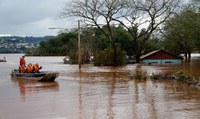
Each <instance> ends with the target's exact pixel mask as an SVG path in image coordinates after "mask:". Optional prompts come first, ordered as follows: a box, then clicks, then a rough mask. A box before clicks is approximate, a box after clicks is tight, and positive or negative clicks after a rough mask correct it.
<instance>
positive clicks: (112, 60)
mask: <svg viewBox="0 0 200 119" xmlns="http://www.w3.org/2000/svg"><path fill="white" fill-rule="evenodd" d="M197 3H200V1H191V2H190V3H188V4H187V5H184V6H183V5H182V2H180V1H179V0H173V1H166V0H145V1H143V2H139V0H138V1H137V0H136V1H132V0H131V1H129V0H125V1H124V0H117V1H116V0H110V1H106V2H102V1H99V0H92V1H91V0H86V1H85V0H84V1H82V0H76V1H73V2H72V3H70V4H72V5H70V6H71V7H69V6H67V7H65V8H64V9H63V11H62V13H61V14H62V16H63V17H64V18H69V17H70V18H71V17H79V18H80V19H84V20H83V21H82V22H81V23H85V26H83V27H82V28H81V61H82V63H90V62H93V63H94V65H97V66H98V65H106V66H121V65H125V64H126V63H127V62H128V61H129V60H130V59H133V62H137V63H139V62H140V56H141V55H144V54H146V53H148V52H150V51H152V50H156V49H165V50H167V51H170V52H172V53H173V54H176V55H180V54H184V56H185V59H188V60H190V58H191V53H192V52H198V51H199V50H200V49H199V44H200V42H199V39H200V36H199V35H198V34H200V33H199V32H200V28H199V27H198V26H200V21H199V20H200V11H199V6H198V4H197ZM75 6H76V7H75ZM141 14H143V15H141ZM100 19H101V20H100ZM103 21H105V22H103ZM77 31H78V29H73V30H70V31H68V32H64V33H60V34H59V35H58V36H57V37H55V38H52V39H51V40H49V41H42V42H41V43H40V45H39V47H38V48H37V49H32V50H29V52H27V54H29V55H51V56H52V55H62V56H67V58H65V59H66V62H67V63H77V62H78V57H77V56H78V51H77V49H78V40H77V39H78V33H77Z"/></svg>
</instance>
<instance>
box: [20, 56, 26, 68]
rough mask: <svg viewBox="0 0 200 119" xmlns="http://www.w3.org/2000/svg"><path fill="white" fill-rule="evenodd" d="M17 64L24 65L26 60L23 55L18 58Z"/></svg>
mask: <svg viewBox="0 0 200 119" xmlns="http://www.w3.org/2000/svg"><path fill="white" fill-rule="evenodd" d="M19 65H20V66H26V61H25V56H24V55H23V56H22V57H21V58H20V60H19Z"/></svg>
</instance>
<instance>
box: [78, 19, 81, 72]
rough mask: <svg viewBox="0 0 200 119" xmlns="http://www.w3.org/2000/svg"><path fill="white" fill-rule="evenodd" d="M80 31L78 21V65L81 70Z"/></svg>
mask: <svg viewBox="0 0 200 119" xmlns="http://www.w3.org/2000/svg"><path fill="white" fill-rule="evenodd" d="M80 35H81V30H80V21H79V20H78V65H79V68H81V38H80Z"/></svg>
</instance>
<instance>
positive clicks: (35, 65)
mask: <svg viewBox="0 0 200 119" xmlns="http://www.w3.org/2000/svg"><path fill="white" fill-rule="evenodd" d="M33 68H34V72H39V70H40V68H39V65H38V64H34V65H33Z"/></svg>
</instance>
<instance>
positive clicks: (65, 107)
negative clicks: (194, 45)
mask: <svg viewBox="0 0 200 119" xmlns="http://www.w3.org/2000/svg"><path fill="white" fill-rule="evenodd" d="M4 56H5V57H6V59H7V62H0V119H200V89H198V88H195V87H188V86H186V85H183V84H175V83H174V81H173V80H164V81H153V80H150V79H147V80H145V81H137V80H129V79H130V74H132V73H134V72H135V71H136V69H137V67H138V66H137V65H136V64H130V65H127V66H123V67H102V66H101V67H94V66H93V65H92V64H88V65H83V66H82V68H81V70H79V69H78V66H77V65H69V64H63V60H62V59H63V58H64V57H26V62H27V63H39V64H40V65H41V66H42V67H43V68H42V70H43V71H58V72H59V73H60V75H59V77H58V78H57V79H56V81H55V82H49V83H42V82H34V81H27V80H16V79H12V78H11V77H10V73H11V71H12V70H13V69H16V68H17V67H18V64H19V57H20V56H21V54H0V58H2V57H4ZM140 68H141V69H142V70H144V71H146V72H147V74H152V73H157V72H164V71H165V72H166V71H172V72H175V71H178V70H180V69H183V70H187V71H188V72H190V73H191V74H193V75H195V76H200V60H199V59H198V58H195V59H193V60H192V61H191V63H190V65H188V64H183V65H168V66H143V65H142V66H141V67H140Z"/></svg>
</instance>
